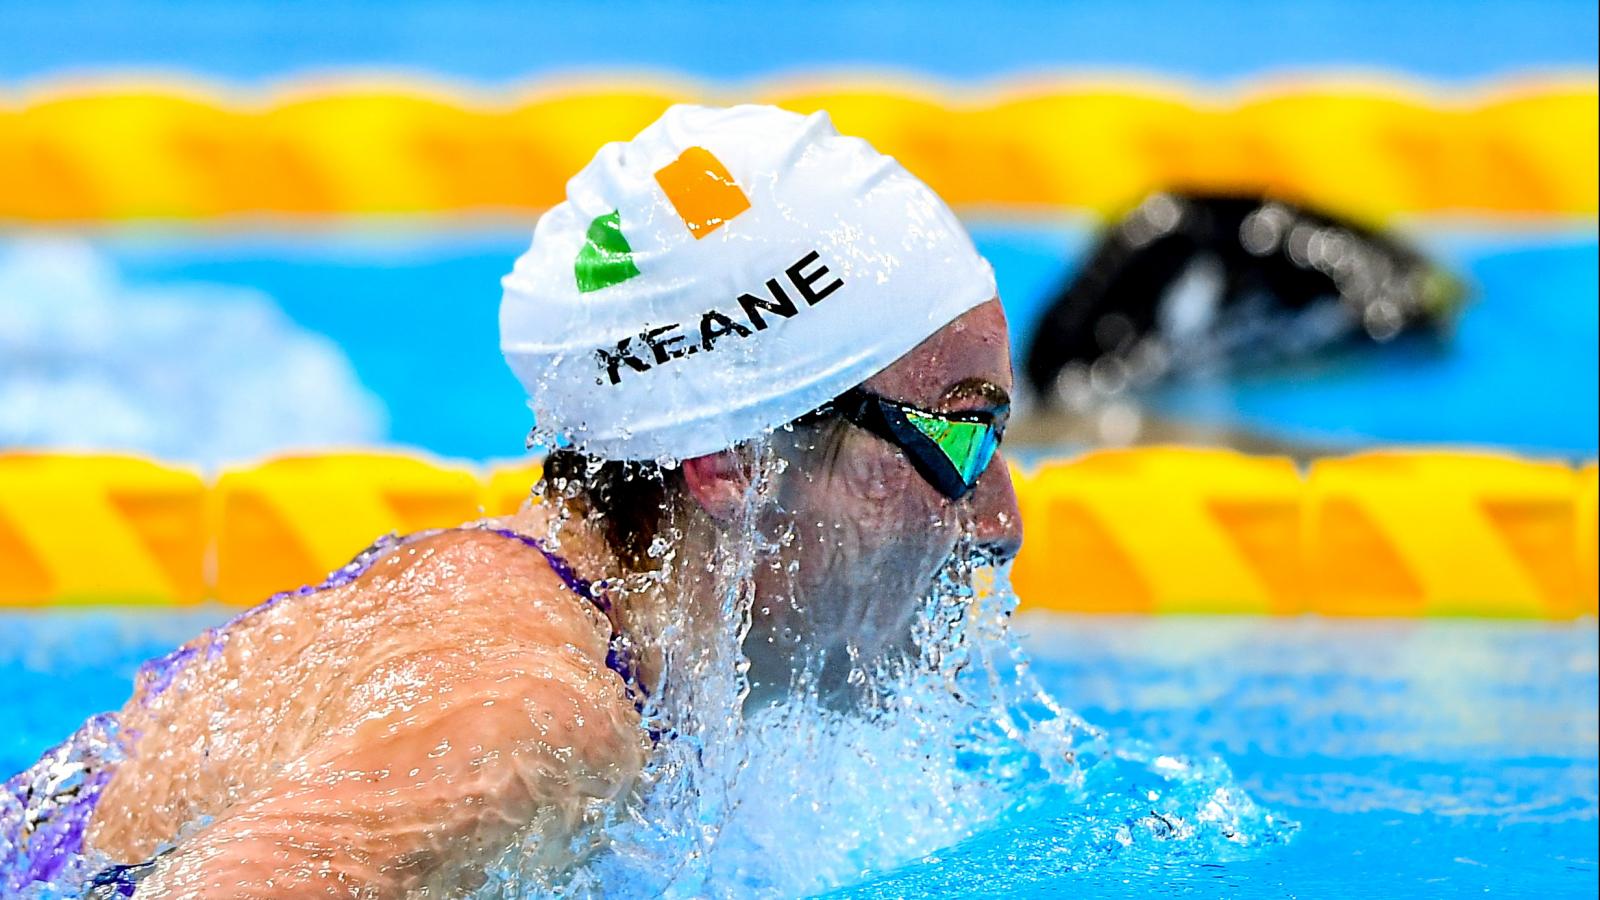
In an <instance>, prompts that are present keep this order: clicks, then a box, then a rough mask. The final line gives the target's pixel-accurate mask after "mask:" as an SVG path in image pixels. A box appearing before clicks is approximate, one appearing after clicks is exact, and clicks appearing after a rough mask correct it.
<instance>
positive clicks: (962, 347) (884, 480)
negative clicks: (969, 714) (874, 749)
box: [747, 300, 1022, 691]
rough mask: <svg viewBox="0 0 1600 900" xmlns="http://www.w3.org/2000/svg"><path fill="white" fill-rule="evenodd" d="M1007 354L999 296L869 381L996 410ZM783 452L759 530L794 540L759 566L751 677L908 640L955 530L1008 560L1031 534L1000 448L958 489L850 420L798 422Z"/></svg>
mask: <svg viewBox="0 0 1600 900" xmlns="http://www.w3.org/2000/svg"><path fill="white" fill-rule="evenodd" d="M1010 359H1011V354H1010V341H1009V337H1008V334H1007V330H1006V320H1005V314H1004V312H1002V310H1001V307H1000V303H999V301H998V300H990V301H989V302H988V303H985V304H983V305H981V306H979V307H976V308H974V309H972V310H970V311H968V312H967V313H966V314H964V315H962V316H961V317H960V318H958V319H956V320H955V321H953V322H951V323H950V324H949V325H946V326H945V327H944V328H942V329H940V330H939V331H938V332H936V333H935V334H934V335H933V336H931V337H929V338H928V339H927V340H925V341H923V342H922V343H921V344H920V345H918V346H917V348H916V349H914V350H912V351H911V352H910V353H908V354H906V355H905V356H903V357H901V358H900V359H899V360H898V361H896V362H895V363H894V364H893V365H891V366H889V367H888V368H887V369H884V370H883V371H882V372H879V373H878V374H877V375H875V376H873V377H872V378H871V379H869V380H868V381H867V382H866V383H865V385H864V386H865V387H866V388H867V389H868V390H869V391H872V392H873V393H875V394H878V395H880V396H883V397H886V398H888V399H891V400H895V401H899V402H901V403H904V404H908V405H910V406H914V407H918V408H920V409H924V410H928V411H932V412H967V411H994V410H999V409H1001V408H1003V407H1004V406H1006V405H1007V404H1008V403H1009V401H1010V394H1011V389H1012V380H1011V361H1010ZM781 443H783V442H782V441H780V444H781ZM780 453H781V454H782V455H783V457H784V459H785V462H786V464H787V465H786V469H785V471H784V472H783V474H782V475H781V476H780V478H779V484H778V490H777V498H776V503H775V504H774V509H773V510H772V511H771V514H770V515H769V516H766V517H764V518H765V519H766V520H767V521H765V522H764V523H763V530H767V531H768V532H769V534H770V533H772V532H773V531H778V532H786V533H787V534H788V535H789V540H788V541H786V542H784V545H783V546H782V547H781V549H779V550H778V551H776V554H777V557H778V558H776V559H774V560H772V564H771V565H768V566H763V567H762V570H761V573H760V574H759V575H758V577H757V584H756V602H755V613H754V622H753V626H752V629H751V635H750V639H749V641H748V642H747V647H748V652H749V655H750V657H751V663H752V668H751V677H752V681H753V682H760V681H762V679H763V678H766V679H768V680H775V679H778V678H780V677H781V678H786V677H787V670H788V667H787V666H784V665H782V664H781V663H782V662H783V660H785V659H787V658H788V657H789V656H791V655H792V654H793V652H795V651H797V650H799V651H800V652H808V654H809V653H815V652H816V651H817V650H819V649H821V650H826V651H827V652H828V653H829V655H830V665H829V668H828V671H825V673H824V678H825V680H827V677H828V674H829V672H833V674H843V672H842V671H839V670H838V669H839V667H842V666H843V665H844V662H845V660H846V659H848V657H849V656H850V655H858V656H859V657H861V658H866V659H871V658H874V657H877V656H879V655H881V654H883V653H884V652H886V651H889V650H892V649H894V648H898V647H903V646H905V644H906V641H907V638H908V636H909V632H910V626H911V620H912V616H913V614H914V613H915V611H916V608H917V604H918V602H919V601H920V600H921V599H922V598H923V597H924V596H925V595H926V593H927V591H928V588H929V586H930V585H931V583H932V581H933V578H934V576H935V575H936V573H937V572H938V571H939V569H940V568H941V567H942V565H943V564H944V563H945V561H946V560H948V559H949V558H950V555H951V554H952V552H954V551H955V549H956V547H957V544H958V543H959V542H961V541H963V540H969V541H972V542H974V543H975V544H977V545H978V546H979V547H980V548H981V549H982V550H983V551H984V552H986V553H988V554H990V555H992V556H993V557H995V558H997V559H1001V560H1008V559H1010V558H1011V557H1012V556H1014V555H1015V554H1016V552H1017V549H1018V547H1020V546H1021V543H1022V532H1021V519H1020V516H1019V515H1018V512H1017V498H1016V493H1015V492H1014V491H1013V489H1012V485H1011V473H1010V470H1009V468H1008V467H1007V465H1006V462H1005V459H1004V458H1003V455H1002V454H1001V453H995V455H994V457H993V458H992V459H991V460H990V461H989V464H988V467H987V468H986V469H985V470H984V471H983V472H982V474H981V475H979V476H978V480H977V481H976V484H975V487H974V488H973V489H972V491H971V492H970V493H968V494H967V495H966V496H965V497H963V498H961V499H960V500H951V499H949V498H947V497H946V496H945V495H943V494H941V493H940V492H939V491H938V490H936V489H935V488H934V486H933V485H931V484H930V483H929V482H928V481H927V480H925V479H924V478H923V477H922V476H921V475H919V474H918V472H917V470H916V469H914V468H913V467H912V465H911V463H910V462H909V461H908V460H907V458H906V456H905V454H904V452H903V451H901V450H900V449H899V448H897V447H896V446H894V445H893V444H891V443H889V442H888V441H886V440H884V439H882V438H880V437H877V436H876V435H874V434H872V433H870V432H868V431H867V430H865V429H863V428H861V427H858V426H855V425H852V424H848V423H845V422H843V421H832V422H829V423H828V424H826V425H825V426H822V427H817V428H801V429H797V430H796V433H795V435H794V442H793V444H792V445H788V446H782V447H781V448H780ZM800 645H808V650H800ZM780 673H782V674H780ZM754 687H755V688H756V690H758V691H760V690H762V689H763V688H765V689H768V690H771V689H778V688H782V687H783V685H781V684H764V685H763V684H759V683H757V684H755V685H754Z"/></svg>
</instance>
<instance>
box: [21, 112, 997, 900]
mask: <svg viewBox="0 0 1600 900" xmlns="http://www.w3.org/2000/svg"><path fill="white" fill-rule="evenodd" d="M504 287H505V294H504V299H503V302H502V307H501V344H502V349H503V351H504V353H505V356H506V359H507V361H508V362H509V364H510V365H511V368H512V369H513V371H514V372H515V373H516V375H517V376H518V378H519V379H520V380H521V382H522V383H523V385H524V386H525V387H526V388H527V390H528V392H529V395H530V400H531V406H532V408H533V410H534V413H535V418H536V430H537V433H538V434H539V435H540V436H541V437H542V439H544V440H546V441H548V442H550V444H549V445H553V446H556V447H558V449H557V450H555V451H554V452H552V453H550V454H549V456H548V458H547V460H546V466H545V478H544V480H543V482H542V486H541V489H540V490H541V492H542V493H541V496H539V497H537V498H536V502H532V503H529V504H527V505H525V506H524V508H523V510H522V511H521V512H519V513H518V514H517V515H515V516H512V517H508V518H506V519H500V520H485V521H483V522H478V523H472V524H469V525H466V526H463V527H460V528H455V529H450V530H445V531H439V532H431V533H426V534H421V535H413V536H410V537H406V538H398V539H387V540H384V541H380V542H379V544H377V545H375V546H374V547H373V548H372V549H371V550H370V551H368V552H367V553H364V554H362V556H361V557H359V558H358V559H357V560H356V562H354V563H352V564H351V565H350V566H349V567H347V568H345V569H343V570H341V571H339V572H336V573H334V574H333V575H332V576H331V577H330V578H329V579H328V581H327V582H326V583H325V584H322V585H318V586H316V587H313V588H306V589H301V590H299V591H295V592H291V593H288V594H284V595H280V596H278V597H275V598H272V599H271V600H269V601H267V602H266V603H264V604H263V605H262V606H260V607H257V608H256V609H254V610H251V611H249V612H247V613H245V614H244V615H242V616H240V617H239V618H237V619H235V620H234V621H233V622H231V623H229V624H227V625H225V626H222V627H220V628H218V629H215V630H214V631H211V632H207V633H206V634H204V635H201V636H200V637H199V638H197V639H195V640H194V641H191V642H190V643H189V644H186V645H185V646H184V647H182V648H180V649H179V650H178V651H176V652H174V653H173V654H171V655H169V656H168V657H166V658H164V659H161V660H156V661H154V662H152V663H150V664H147V666H146V667H145V668H144V669H143V670H142V671H141V673H140V676H139V678H138V680H137V683H136V686H135V691H134V694H133V696H132V698H131V699H130V700H129V701H128V703H127V705H126V706H124V707H123V708H122V710H121V711H120V712H118V713H116V714H114V715H112V716H102V717H97V718H96V719H95V720H92V721H91V723H90V724H89V725H88V726H86V727H85V730H84V731H82V732H80V733H79V735H78V736H76V737H75V738H74V739H73V740H71V741H68V742H67V743H66V744H63V745H62V747H60V748H58V749H57V750H55V751H52V752H51V753H48V754H46V756H45V757H44V758H43V759H41V760H40V762H39V763H38V764H37V765H36V766H35V767H34V768H33V769H30V770H29V771H27V772H24V773H22V774H21V775H19V776H17V777H16V778H13V779H12V780H11V781H8V782H7V783H6V788H5V790H4V791H0V828H6V829H10V830H11V833H9V834H7V833H5V832H4V831H3V830H0V887H3V888H4V890H5V891H6V892H12V891H19V890H21V889H23V888H25V887H26V886H27V885H28V884H30V883H34V882H37V881H47V880H52V879H56V878H58V877H61V878H66V877H69V876H68V874H67V873H68V870H69V868H70V865H69V863H70V861H71V860H72V859H76V858H87V859H95V860H97V861H100V862H101V863H102V865H101V866H100V867H99V870H98V871H97V872H83V873H81V875H79V876H78V877H79V878H80V879H81V882H82V883H83V885H84V887H85V888H86V889H87V890H88V892H89V895H90V896H107V897H123V896H137V897H140V898H145V897H183V898H196V897H228V898H234V897H308V896H324V895H328V896H335V895H337V896H362V897H400V896H407V895H419V894H424V893H425V894H426V895H428V896H453V895H457V894H459V893H461V892H464V891H469V890H471V889H473V888H474V887H475V886H477V885H478V883H479V882H481V880H482V878H483V875H482V874H481V873H482V872H483V871H484V870H485V867H486V866H487V865H489V864H490V863H491V862H492V861H493V860H494V859H495V858H496V857H497V856H498V855H499V854H501V853H503V852H505V851H506V850H507V848H510V847H513V846H516V847H533V848H536V850H535V851H534V852H536V853H537V854H539V856H538V859H537V860H536V863H537V864H539V865H544V866H548V867H550V868H551V869H552V870H559V869H560V868H562V867H564V866H570V865H572V864H573V862H574V860H573V859H572V858H571V851H570V850H569V848H570V847H571V846H572V841H571V840H570V838H571V837H572V836H573V835H574V834H575V833H576V832H577V831H579V830H580V829H581V828H582V827H583V823H584V822H585V821H587V818H586V817H588V816H590V815H591V814H592V811H593V810H594V809H595V808H597V807H603V806H605V805H607V804H614V803H616V802H618V801H619V800H620V799H622V798H624V797H625V796H626V795H627V794H628V792H629V791H630V790H631V789H632V788H633V786H634V782H635V779H636V777H637V776H638V774H639V772H640V771H641V767H642V766H643V765H644V764H645V761H646V759H647V758H648V756H649V754H650V753H651V752H652V747H653V742H654V741H655V740H658V739H659V740H670V737H665V736H660V735H652V734H650V733H649V729H648V728H646V727H643V726H642V724H641V717H640V711H639V710H640V708H641V704H643V703H644V702H646V699H647V698H648V697H649V696H650V694H651V692H652V691H653V690H657V689H659V688H660V686H661V685H662V684H663V682H664V679H665V678H666V677H667V676H666V675H665V674H664V672H663V668H664V665H665V664H664V662H663V659H664V657H663V651H662V649H661V647H660V646H659V645H657V644H656V643H653V640H654V638H653V636H654V635H658V634H660V633H661V627H660V624H661V623H659V622H653V621H652V620H653V618H654V619H659V618H661V617H662V616H663V615H664V614H663V612H662V611H663V610H688V611H689V612H688V614H687V615H686V616H685V618H686V619H688V620H689V621H686V622H681V623H678V624H680V625H682V626H684V630H686V631H688V632H690V633H693V632H695V631H696V630H697V629H698V630H710V629H713V628H715V627H718V626H719V625H720V624H722V623H720V622H718V621H717V619H718V618H719V617H720V615H721V614H720V613H719V612H718V610H719V606H718V598H717V597H715V596H713V595H714V593H715V589H714V585H713V583H712V579H711V577H710V575H709V574H708V571H707V567H706V566H705V565H695V564H680V565H675V566H663V564H662V558H663V557H664V556H670V557H672V558H674V559H677V560H680V561H703V560H710V559H712V558H713V557H714V556H715V554H716V552H717V547H718V544H719V542H721V541H727V540H735V539H738V538H740V537H741V536H746V535H747V534H748V532H746V533H745V535H741V534H740V532H739V529H741V528H750V529H753V530H754V532H755V533H757V534H759V535H762V536H763V537H765V538H767V539H768V540H766V541H765V542H764V543H763V544H762V545H761V546H762V550H761V551H760V552H761V553H762V554H763V556H762V559H761V564H760V565H758V566H757V567H756V568H755V571H754V572H753V574H752V576H751V584H752V591H753V596H754V602H753V603H752V605H751V608H752V610H753V612H752V621H751V623H750V628H749V631H748V634H747V636H746V638H745V640H744V645H743V646H744V653H745V656H746V658H747V659H748V663H749V669H748V672H747V677H748V680H749V689H750V694H749V699H748V701H747V702H749V703H764V702H773V701H776V700H778V699H781V698H782V697H783V696H784V695H785V693H786V692H787V691H790V690H791V689H793V687H794V685H795V684H796V673H797V672H799V671H801V670H802V669H804V668H805V667H806V666H807V665H815V664H816V663H817V661H818V660H821V664H820V666H818V671H817V673H816V675H817V677H816V679H815V680H814V682H813V683H812V684H813V688H814V689H815V690H817V691H818V692H819V693H820V694H821V695H823V696H824V697H825V698H827V699H828V700H829V701H830V702H837V703H839V704H846V703H848V702H849V699H850V698H849V685H848V684H847V683H846V682H847V680H848V679H846V678H845V677H844V675H843V673H844V672H845V671H846V670H847V669H848V668H849V666H850V665H851V664H852V662H851V661H857V662H859V661H860V660H862V659H871V658H880V657H882V658H887V657H892V656H893V655H894V654H896V653H902V652H903V651H904V648H905V647H906V646H907V642H908V634H909V632H910V630H911V623H912V619H913V617H914V615H915V613H916V610H917V608H918V603H919V600H920V599H921V598H922V597H924V596H925V595H926V594H927V592H928V590H929V588H930V584H931V582H932V581H933V579H934V578H935V577H936V575H937V574H938V573H939V571H940V570H941V568H942V566H943V565H944V564H945V562H946V560H948V559H949V558H950V557H951V556H952V554H953V553H955V552H956V550H957V548H958V547H969V548H970V547H974V546H975V547H977V548H979V550H980V551H981V552H982V553H983V554H984V555H985V556H987V557H988V558H991V559H993V560H996V561H1003V560H1006V559H1008V558H1010V557H1011V556H1012V555H1014V554H1015V552H1016V550H1017V548H1018V546H1019V543H1020V522H1019V518H1018V511H1017V504H1016V498H1015V495H1014V493H1013V490H1012V485H1011V480H1010V475H1009V471H1008V469H1007V466H1006V464H1005V462H1004V460H1003V459H1002V457H1001V455H1000V453H999V452H998V446H999V443H1000V440H1001V438H1002V436H1003V433H1004V430H1005V426H1006V421H1007V417H1008V415H1009V404H1010V399H1009V392H1010V390H1011V387H1012V382H1011V368H1010V362H1009V358H1010V349H1009V345H1008V338H1007V331H1006V322H1005V318H1004V315H1003V313H1002V312H1001V307H1000V304H999V302H998V299H997V297H996V290H995V284H994V278H993V274H992V271H991V270H990V268H989V265H988V264H987V263H986V262H985V261H984V260H983V259H982V258H981V257H980V256H979V255H978V253H977V251H976V250H975V248H974V247H973V245H972V242H971V240H970V238H968V236H967V235H966V233H965V231H964V230H963V229H962V227H961V225H960V224H959V223H958V222H957V220H956V219H955V217H954V215H953V214H952V213H951V212H950V210H949V209H948V208H947V207H946V206H945V204H944V203H943V202H942V201H940V199H939V198H938V197H937V196H936V195H934V194H933V193H932V192H931V191H930V190H929V189H928V188H927V187H926V186H924V185H923V184H922V183H921V182H920V181H918V180H916V179H915V178H914V177H913V176H911V175H910V174H909V173H907V172H906V171H905V170H904V169H903V168H901V167H900V166H899V164H898V163H896V162H895V161H894V160H892V159H890V158H888V157H885V156H882V155H881V154H878V153H877V152H876V151H874V150H873V149H872V148H871V147H870V146H868V145H867V144H866V143H865V142H862V141H860V140H856V139H853V138H847V137H841V136H839V135H838V134H837V133H836V132H835V131H834V129H833V127H832V125H831V123H830V122H829V120H828V118H827V117H826V115H824V114H820V113H819V114H816V115H813V116H809V117H802V116H799V115H795V114H792V113H787V112H782V111H779V110H776V109H772V108H767V107H754V106H742V107H735V108H732V109H709V108H701V107H691V106H676V107H673V108H672V109H670V110H669V111H668V112H667V113H666V114H665V115H664V116H663V117H662V119H661V120H659V121H658V122H656V123H655V124H653V125H651V126H650V127H649V128H647V129H645V130H644V131H643V132H642V133H640V135H639V136H638V137H636V138H635V139H634V140H633V141H631V142H628V143H621V144H611V145H608V146H606V147H604V148H602V149H601V150H600V152H599V154H598V155H597V156H596V157H595V159H594V161H593V162H591V163H590V165H589V166H587V167H586V168H585V169H584V170H583V171H582V172H580V173H579V174H578V175H577V176H576V177H575V178H574V179H573V180H572V181H571V182H570V183H569V185H568V198H567V201H566V202H564V203H562V204H560V205H559V206H557V207H555V208H554V209H552V210H551V211H550V212H548V213H547V214H545V215H544V216H543V217H542V218H541V220H540V222H539V224H538V226H537V228H536V230H535V233H534V237H533V242H532V245H531V247H530V249H529V250H528V252H527V253H525V254H524V255H523V256H522V257H521V258H520V259H519V260H518V261H517V263H516V266H515V268H514V271H513V272H512V273H511V274H510V275H508V276H507V277H506V279H505V281H504ZM441 314H445V315H448V314H449V310H448V309H442V310H441ZM652 574H653V575H654V577H650V576H651V575H652ZM641 576H643V577H641ZM530 837H531V838H532V840H530ZM105 861H109V863H106V862H105Z"/></svg>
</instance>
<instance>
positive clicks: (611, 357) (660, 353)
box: [595, 250, 844, 384]
mask: <svg viewBox="0 0 1600 900" xmlns="http://www.w3.org/2000/svg"><path fill="white" fill-rule="evenodd" d="M820 258H821V257H820V254H818V253H817V251H815V250H812V251H811V252H810V253H807V254H806V255H805V256H802V257H800V258H799V259H798V260H796V261H795V262H794V264H793V265H791V266H789V267H788V268H785V269H784V270H783V276H781V277H777V278H768V279H767V281H766V284H764V285H763V286H762V288H761V289H760V290H758V291H756V292H754V293H748V292H747V293H741V294H740V295H739V296H738V297H737V298H736V299H735V301H734V302H735V303H736V304H737V307H738V308H737V309H730V310H728V311H726V312H724V311H722V310H716V309H713V310H708V311H707V312H705V313H703V314H702V315H701V316H700V319H699V322H698V323H697V324H693V325H689V324H685V323H682V322H674V323H672V324H670V325H661V326H658V327H655V328H647V329H645V330H644V331H641V332H640V333H639V334H637V335H631V336H629V337H626V338H623V339H622V340H620V341H618V342H617V346H616V348H615V349H611V350H608V349H606V348H603V347H602V348H600V349H597V350H595V357H596V359H597V360H598V361H599V363H600V368H601V370H602V371H603V372H604V373H605V374H604V376H603V377H600V378H596V379H595V383H596V384H607V383H610V384H620V383H621V382H622V372H623V370H624V369H631V370H633V371H635V372H648V371H650V370H651V369H653V368H655V367H656V366H661V365H665V364H667V363H669V362H672V361H673V360H675V359H682V358H684V357H686V356H693V355H695V354H696V353H702V352H706V353H708V352H710V351H712V350H715V349H716V348H717V346H718V342H719V341H723V340H724V339H732V338H747V337H749V336H750V335H752V334H755V333H756V332H758V331H765V330H767V328H769V327H771V324H772V322H773V321H775V320H777V319H780V318H782V319H788V318H792V317H794V316H796V315H799V313H800V311H801V310H804V309H809V308H810V307H813V306H816V305H817V304H818V303H821V302H822V301H823V300H824V299H826V298H827V297H828V295H829V294H832V293H833V292H834V291H837V290H838V289H839V288H842V287H844V279H842V278H839V277H837V276H835V277H834V278H833V280H831V281H824V279H826V278H827V276H828V267H827V266H825V265H822V264H821V263H820V262H819V259H820ZM786 286H787V287H786ZM791 289H792V290H793V292H794V296H790V293H789V291H790V290H791ZM795 297H798V298H799V299H800V300H803V301H805V303H804V305H801V304H799V303H796V302H795Z"/></svg>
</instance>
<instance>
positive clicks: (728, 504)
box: [683, 450, 755, 523]
mask: <svg viewBox="0 0 1600 900" xmlns="http://www.w3.org/2000/svg"><path fill="white" fill-rule="evenodd" d="M754 477H755V473H754V471H753V467H752V466H751V465H750V462H749V461H748V460H746V459H744V458H742V457H741V456H740V454H739V453H738V452H737V451H734V450H722V451H720V452H717V453H711V454H707V455H706V456H696V457H694V458H692V459H686V460H684V461H683V483H684V485H685V486H686V487H688V489H689V495H690V496H692V497H694V499H695V502H696V503H698V504H700V508H701V509H703V510H705V511H706V514H707V515H709V516H711V518H713V519H716V520H717V521H718V522H723V523H726V522H730V521H732V520H733V518H734V516H736V515H738V512H739V510H740V508H741V507H743V506H744V503H745V497H746V496H747V495H748V493H749V491H750V483H751V480H752V479H753V478H754Z"/></svg>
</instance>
